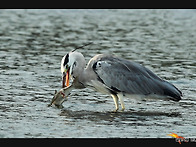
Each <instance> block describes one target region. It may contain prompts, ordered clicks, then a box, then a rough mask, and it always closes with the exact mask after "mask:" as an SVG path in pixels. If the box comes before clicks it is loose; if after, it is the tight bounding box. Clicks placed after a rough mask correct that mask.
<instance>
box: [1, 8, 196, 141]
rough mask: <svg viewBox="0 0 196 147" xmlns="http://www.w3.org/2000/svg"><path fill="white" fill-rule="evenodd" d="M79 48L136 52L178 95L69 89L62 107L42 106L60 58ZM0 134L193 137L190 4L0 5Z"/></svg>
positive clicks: (194, 57)
mask: <svg viewBox="0 0 196 147" xmlns="http://www.w3.org/2000/svg"><path fill="white" fill-rule="evenodd" d="M89 41H92V42H94V44H93V45H91V46H88V47H86V48H85V49H80V50H79V51H80V52H82V53H83V54H84V56H85V58H86V61H88V60H89V59H90V58H91V57H93V56H94V55H96V54H98V53H108V54H115V55H117V56H119V57H123V58H125V59H129V60H134V61H136V62H139V63H141V64H143V65H144V66H146V67H147V68H149V69H151V70H152V71H153V72H155V73H156V74H157V75H159V76H160V77H162V78H164V79H166V80H168V81H170V82H171V83H173V84H174V85H175V86H176V87H178V88H179V89H180V90H181V91H182V92H183V95H184V96H183V100H181V101H180V102H172V101H155V100H151V101H141V100H135V99H130V98H125V112H122V113H111V111H112V110H113V109H114V108H115V107H114V102H113V99H112V98H111V97H110V96H107V95H103V94H100V93H98V92H94V91H92V90H90V89H83V90H74V91H73V92H72V94H71V95H70V96H69V100H68V101H66V102H65V103H64V104H63V105H64V109H62V110H61V109H57V108H54V107H47V104H49V103H50V101H51V98H52V96H53V93H54V90H59V89H60V87H61V73H60V62H61V58H62V57H63V56H64V55H65V54H66V53H67V52H69V51H70V50H72V49H74V48H75V47H77V46H80V45H83V44H85V43H87V42H89ZM0 73H1V74H0V81H1V84H0V90H1V92H0V121H1V123H0V137H4V138H7V137H17V138H18V137H133V138H135V137H137V138H141V137H144V138H146V137H155V138H167V137H169V136H167V134H169V133H170V132H174V133H177V134H178V135H180V136H184V137H196V113H195V111H196V10H0Z"/></svg>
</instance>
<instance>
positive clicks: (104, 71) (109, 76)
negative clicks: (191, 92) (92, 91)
mask: <svg viewBox="0 0 196 147" xmlns="http://www.w3.org/2000/svg"><path fill="white" fill-rule="evenodd" d="M92 66H93V70H94V72H95V73H96V74H97V75H98V77H99V78H100V79H101V80H102V82H103V83H104V84H105V85H106V86H108V87H109V88H111V89H113V90H115V89H118V91H116V92H119V91H121V92H123V93H127V94H142V95H150V94H156V95H162V96H164V95H165V96H170V97H173V98H175V100H180V96H181V92H180V91H179V90H178V89H177V88H176V87H175V86H173V85H172V84H170V83H169V82H166V81H164V80H162V79H161V78H159V77H158V76H157V75H155V74H154V73H153V72H152V71H150V70H149V69H147V68H145V67H144V66H142V65H140V64H138V63H135V62H132V61H128V60H124V59H121V58H117V57H115V56H111V55H99V56H97V57H96V62H95V61H94V64H93V65H92ZM112 87H113V88H112Z"/></svg>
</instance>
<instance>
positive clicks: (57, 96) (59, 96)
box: [48, 85, 73, 109]
mask: <svg viewBox="0 0 196 147" xmlns="http://www.w3.org/2000/svg"><path fill="white" fill-rule="evenodd" d="M72 89H73V87H72V85H70V86H68V87H65V88H62V89H61V90H59V91H58V92H57V90H55V93H54V97H53V98H52V101H51V103H50V104H49V105H48V107H50V106H52V105H55V106H56V107H57V108H60V109H61V108H63V105H62V104H63V102H64V101H67V100H68V96H69V95H70V92H71V90H72Z"/></svg>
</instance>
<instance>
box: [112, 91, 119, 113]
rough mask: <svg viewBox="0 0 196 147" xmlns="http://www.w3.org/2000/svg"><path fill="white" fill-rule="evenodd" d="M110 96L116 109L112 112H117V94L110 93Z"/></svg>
mask: <svg viewBox="0 0 196 147" xmlns="http://www.w3.org/2000/svg"><path fill="white" fill-rule="evenodd" d="M112 98H113V100H114V103H115V107H116V109H115V110H114V112H117V111H118V109H119V106H118V97H117V95H113V94H112Z"/></svg>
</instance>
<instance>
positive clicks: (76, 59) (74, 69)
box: [61, 51, 85, 88]
mask: <svg viewBox="0 0 196 147" xmlns="http://www.w3.org/2000/svg"><path fill="white" fill-rule="evenodd" d="M84 67H85V59H84V56H83V55H82V54H81V53H79V52H76V51H74V52H69V53H67V54H66V55H65V56H64V57H63V58H62V60H61V73H62V81H63V84H62V87H63V88H64V87H65V85H66V86H69V80H70V78H76V77H78V76H79V74H80V73H81V72H82V70H84Z"/></svg>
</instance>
